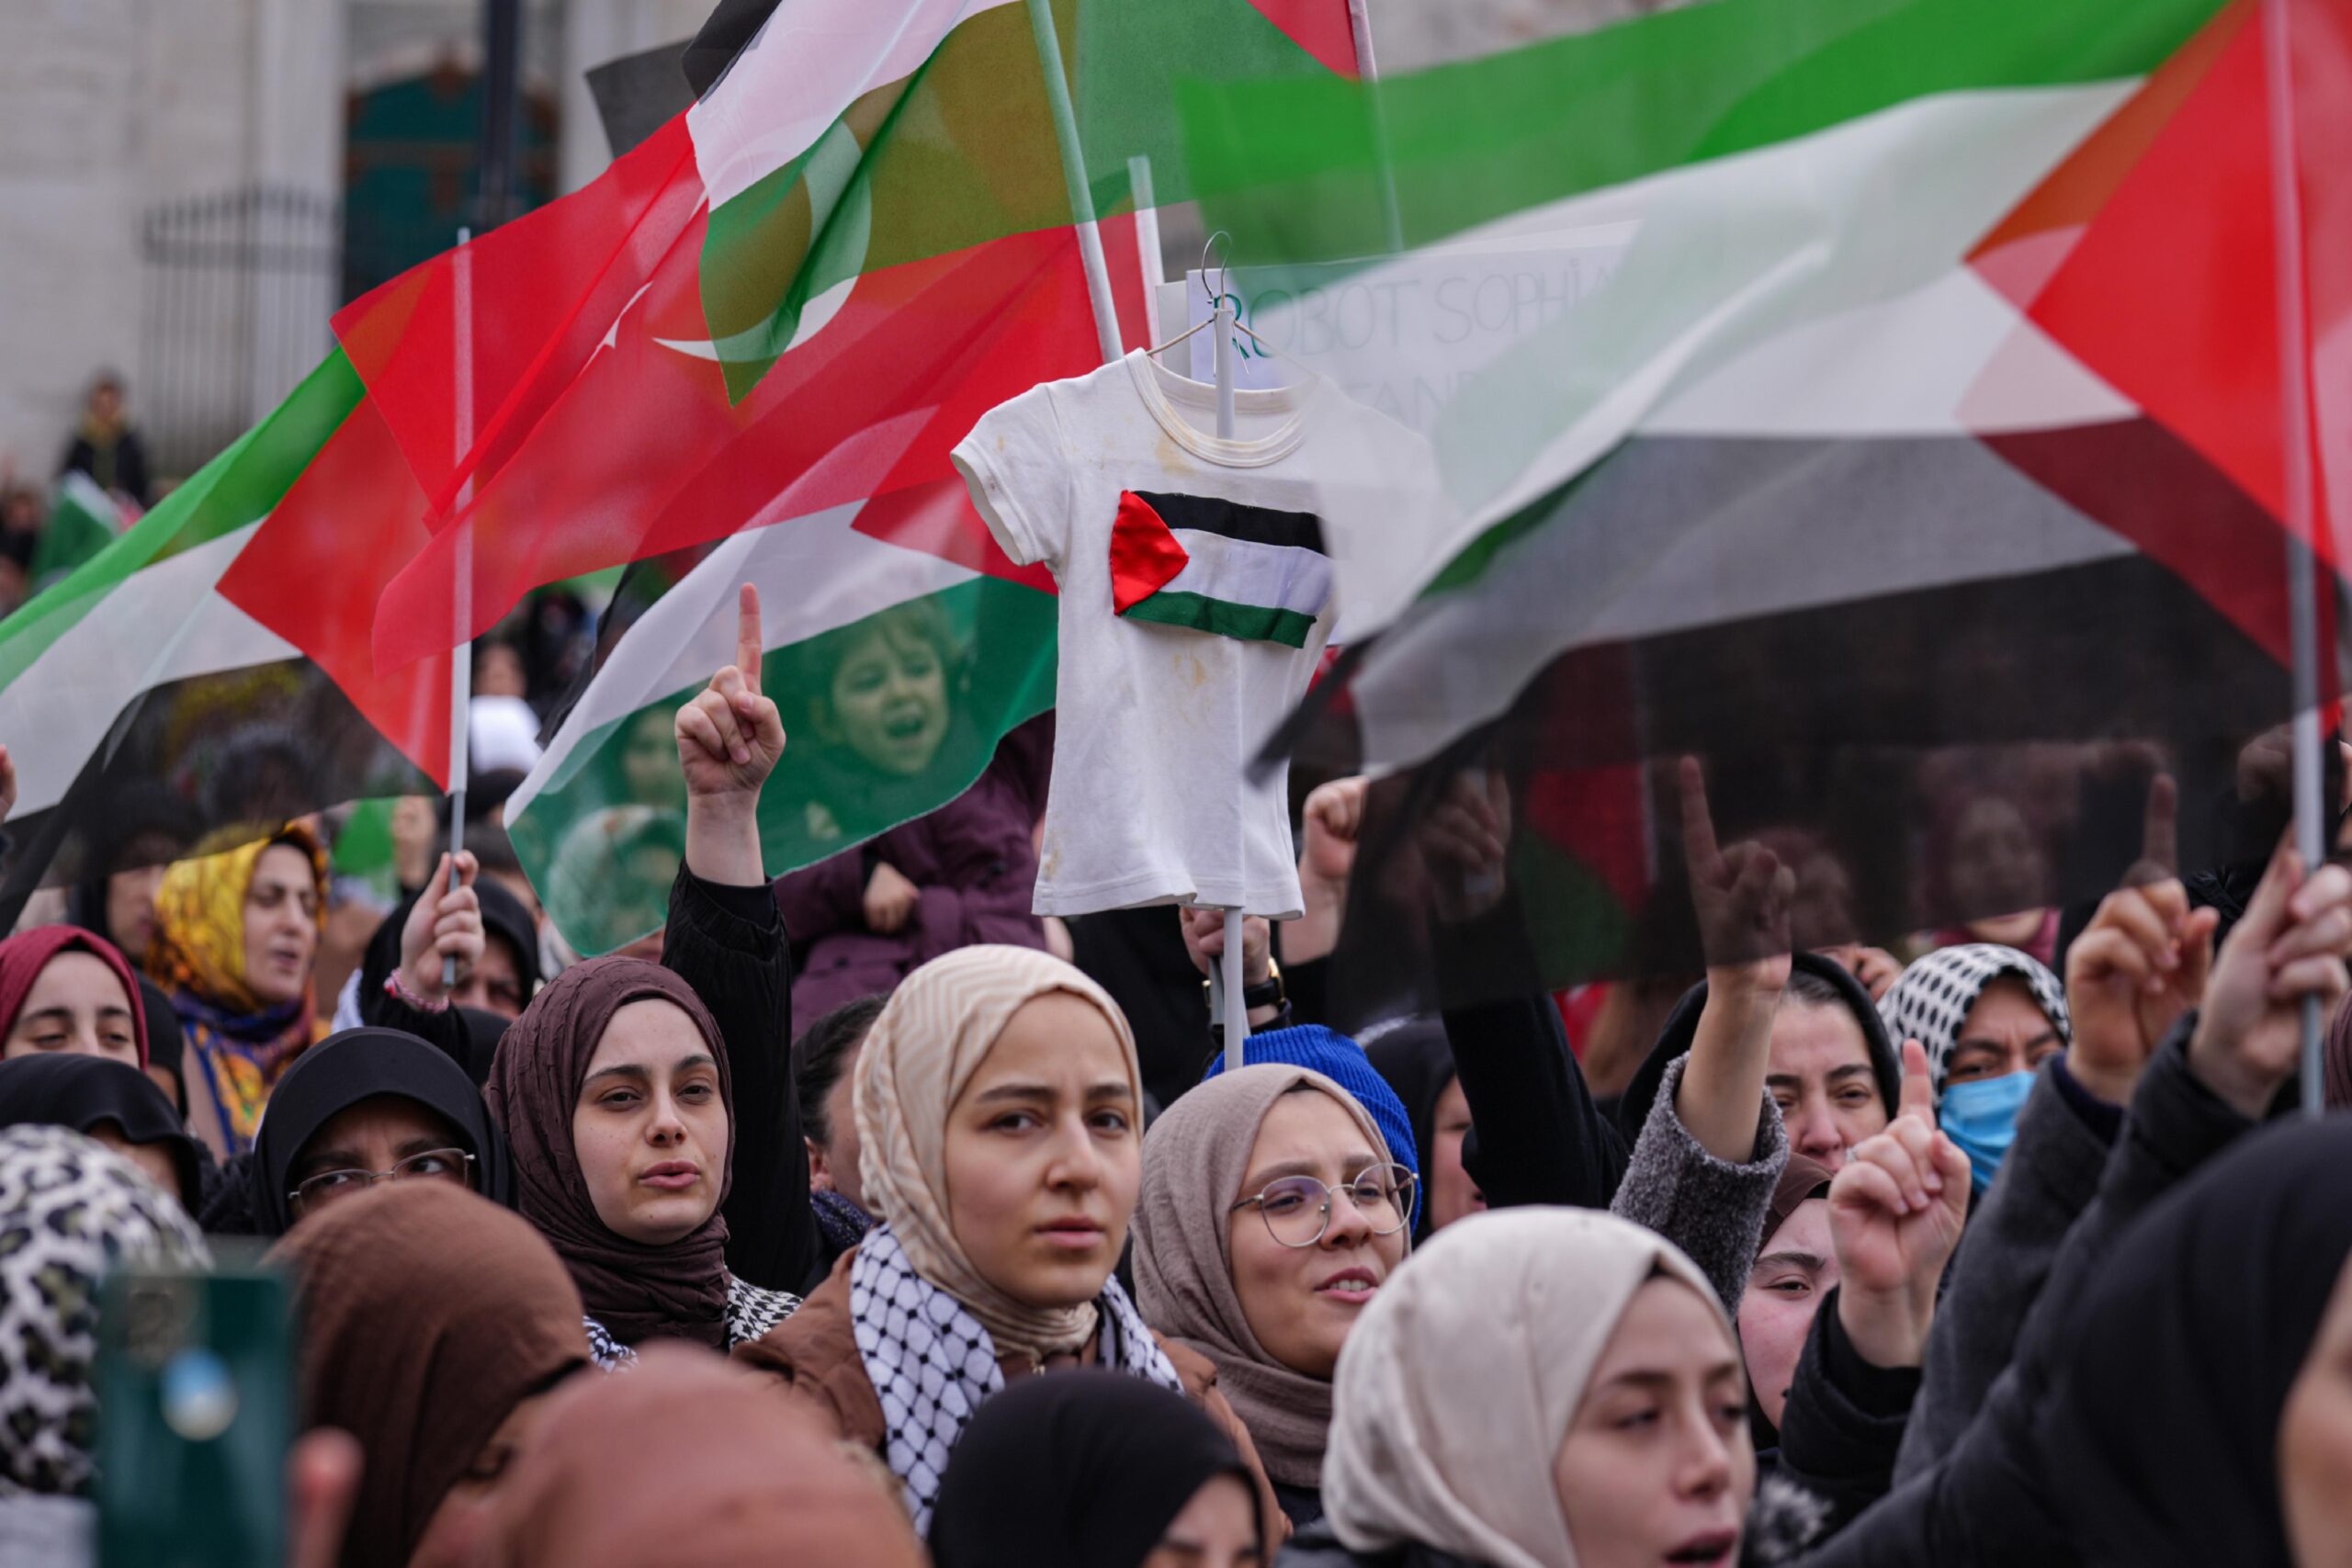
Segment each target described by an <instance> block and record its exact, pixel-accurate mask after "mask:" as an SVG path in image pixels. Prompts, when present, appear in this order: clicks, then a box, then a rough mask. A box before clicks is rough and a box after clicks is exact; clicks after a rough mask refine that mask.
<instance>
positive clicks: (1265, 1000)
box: [1201, 958, 1290, 1022]
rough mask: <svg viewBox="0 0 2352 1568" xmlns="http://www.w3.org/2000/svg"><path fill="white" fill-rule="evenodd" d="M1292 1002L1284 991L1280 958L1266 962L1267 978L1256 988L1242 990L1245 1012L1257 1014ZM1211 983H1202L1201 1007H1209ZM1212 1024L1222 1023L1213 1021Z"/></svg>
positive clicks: (1288, 994) (1242, 1002)
mask: <svg viewBox="0 0 2352 1568" xmlns="http://www.w3.org/2000/svg"><path fill="white" fill-rule="evenodd" d="M1289 1000H1290V993H1289V992H1287V991H1285V990H1283V965H1282V960H1280V959H1278V958H1268V959H1267V960H1266V977H1265V978H1264V979H1263V980H1261V981H1260V982H1259V983H1258V984H1256V985H1254V986H1244V987H1242V988H1241V1006H1242V1008H1243V1010H1245V1011H1249V1012H1256V1011H1257V1010H1259V1009H1260V1008H1278V1007H1281V1006H1282V1005H1283V1004H1284V1003H1285V1002H1287V1001H1289ZM1208 1002H1209V983H1208V982H1207V981H1206V980H1204V981H1202V982H1201V1005H1202V1006H1203V1007H1206V1006H1208ZM1216 1021H1218V1020H1212V1022H1216Z"/></svg>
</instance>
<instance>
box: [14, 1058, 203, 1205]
mask: <svg viewBox="0 0 2352 1568" xmlns="http://www.w3.org/2000/svg"><path fill="white" fill-rule="evenodd" d="M20 1124H37V1125H48V1126H56V1127H70V1128H72V1129H73V1130H74V1132H76V1133H85V1134H89V1135H90V1136H91V1137H94V1138H96V1139H97V1140H98V1142H100V1143H102V1144H104V1145H107V1147H108V1148H111V1149H113V1150H114V1151H115V1152H116V1153H118V1154H119V1155H121V1156H123V1157H124V1158H126V1159H128V1160H130V1162H131V1163H132V1164H133V1165H136V1166H138V1167H139V1168H140V1169H141V1170H142V1171H145V1172H146V1173H147V1175H148V1176H149V1177H150V1178H151V1179H153V1180H154V1182H155V1184H156V1185H157V1186H158V1187H161V1188H162V1189H163V1190H164V1191H166V1192H169V1193H171V1194H172V1195H173V1196H175V1197H176V1198H178V1199H179V1201H180V1207H182V1208H183V1209H186V1210H187V1212H188V1213H190V1214H194V1213H196V1212H197V1211H198V1208H199V1207H201V1206H202V1200H203V1173H204V1170H205V1162H204V1160H203V1159H202V1158H201V1156H199V1154H198V1146H197V1142H196V1140H195V1139H194V1138H191V1137H189V1136H188V1135H187V1128H186V1127H185V1126H183V1125H182V1124H181V1122H180V1119H179V1114H178V1112H176V1111H174V1110H173V1109H172V1103H171V1101H170V1100H165V1099H164V1091H163V1090H162V1089H157V1088H156V1087H155V1085H154V1083H153V1081H152V1080H151V1079H149V1078H148V1077H147V1075H146V1074H144V1073H142V1072H141V1071H140V1070H139V1069H138V1068H137V1067H134V1066H130V1064H129V1063H127V1062H117V1061H112V1060H109V1059H108V1058H107V1057H104V1056H85V1055H80V1054H79V1053H73V1052H55V1053H51V1054H49V1055H40V1056H25V1057H20V1058H18V1059H17V1060H16V1061H12V1062H0V1127H14V1126H17V1125H20Z"/></svg>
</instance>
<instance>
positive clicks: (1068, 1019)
mask: <svg viewBox="0 0 2352 1568" xmlns="http://www.w3.org/2000/svg"><path fill="white" fill-rule="evenodd" d="M855 1099H856V1106H857V1132H858V1147H859V1154H858V1166H859V1173H860V1179H861V1182H862V1185H863V1186H864V1188H865V1196H866V1199H867V1201H868V1202H869V1203H870V1204H871V1205H872V1206H873V1209H874V1211H875V1212H876V1213H878V1214H879V1215H881V1216H883V1221H884V1223H883V1224H879V1225H876V1227H875V1228H874V1229H873V1230H872V1231H871V1232H869V1233H867V1235H866V1236H865V1240H863V1241H862V1242H860V1243H859V1244H858V1245H857V1247H855V1248H854V1250H852V1251H851V1252H849V1253H847V1254H845V1255H844V1256H843V1257H842V1259H841V1261H840V1262H839V1263H837V1264H836V1265H834V1268H833V1272H832V1274H831V1277H830V1278H828V1279H827V1280H825V1282H824V1283H823V1284H822V1285H820V1286H819V1287H818V1288H817V1289H816V1290H815V1291H814V1292H810V1294H809V1304H808V1305H807V1306H806V1307H804V1308H803V1309H802V1310H801V1311H800V1312H799V1313H797V1314H794V1316H793V1317H791V1318H790V1319H788V1320H787V1321H786V1322H785V1324H784V1325H782V1326H781V1327H779V1328H777V1329H775V1331H774V1332H773V1333H771V1334H769V1335H767V1336H766V1337H764V1338H762V1339H760V1340H758V1341H756V1342H754V1343H752V1344H749V1345H745V1346H742V1347H740V1348H738V1349H737V1351H736V1357H737V1359H740V1360H742V1361H745V1362H748V1363H749V1364H751V1365H752V1366H754V1367H757V1368H759V1369H761V1370H762V1371H766V1372H769V1373H771V1374H773V1375H774V1377H775V1379H776V1380H777V1381H778V1382H779V1383H780V1384H781V1385H782V1389H783V1392H784V1393H785V1394H786V1397H787V1398H789V1400H790V1401H791V1402H792V1403H794V1404H797V1405H800V1406H802V1407H804V1408H806V1409H808V1410H809V1411H811V1412H812V1413H814V1414H815V1415H816V1416H819V1417H820V1419H821V1420H822V1421H823V1423H824V1425H825V1427H826V1428H827V1430H828V1432H829V1433H830V1434H831V1435H832V1436H833V1437H835V1438H840V1439H841V1440H842V1441H844V1442H848V1443H852V1444H854V1445H856V1446H858V1447H860V1448H864V1449H868V1450H872V1451H873V1452H875V1453H876V1454H877V1455H879V1456H880V1457H881V1459H882V1461H883V1462H885V1463H886V1464H888V1466H889V1468H890V1472H891V1473H892V1474H894V1475H896V1476H897V1477H898V1479H899V1484H900V1486H901V1487H902V1488H903V1490H904V1493H905V1495H906V1499H907V1503H908V1507H909V1510H910V1513H911V1514H912V1515H913V1517H914V1519H915V1523H916V1527H917V1529H928V1528H929V1525H930V1522H931V1516H932V1509H933V1505H934V1504H935V1502H936V1501H937V1497H938V1488H939V1483H940V1477H941V1474H942V1472H944V1468H945V1463H946V1460H947V1457H948V1456H949V1455H950V1454H951V1453H952V1452H953V1451H954V1450H955V1447H956V1442H957V1440H958V1439H959V1438H960V1437H961V1435H962V1432H963V1429H964V1426H965V1423H966V1422H967V1420H968V1419H969V1417H970V1414H971V1412H972V1411H973V1410H975V1409H977V1408H978V1406H979V1405H980V1404H981V1403H982V1402H983V1401H985V1400H986V1399H987V1398H988V1397H989V1395H991V1394H993V1393H996V1392H997V1391H998V1390H999V1389H1001V1388H1002V1387H1003V1386H1004V1385H1005V1384H1006V1383H1007V1382H1010V1381H1012V1380H1014V1379H1018V1378H1022V1377H1027V1376H1030V1375H1033V1374H1035V1373H1039V1372H1052V1371H1056V1370H1057V1369H1065V1368H1072V1367H1079V1366H1103V1367H1109V1368H1112V1369H1114V1370H1116V1371H1120V1372H1122V1373H1125V1374H1126V1375H1128V1376H1131V1377H1136V1378H1141V1379H1145V1380H1147V1381H1148V1382H1155V1383H1158V1384H1159V1386H1161V1387H1162V1388H1168V1389H1172V1390H1179V1391H1181V1392H1182V1393H1185V1394H1187V1395H1188V1396H1189V1397H1191V1398H1192V1399H1193V1402H1194V1403H1196V1404H1200V1405H1202V1406H1203V1407H1204V1409H1206V1410H1207V1411H1208V1413H1209V1414H1210V1416H1212V1417H1213V1418H1214V1419H1216V1422H1217V1423H1218V1425H1219V1426H1220V1427H1223V1428H1224V1429H1225V1430H1226V1432H1227V1435H1228V1436H1229V1437H1230V1438H1232V1440H1233V1443H1234V1445H1235V1447H1236V1448H1237V1449H1238V1450H1240V1451H1241V1452H1242V1454H1243V1455H1244V1457H1245V1458H1246V1459H1250V1460H1251V1461H1253V1462H1254V1458H1255V1455H1254V1450H1253V1448H1252V1446H1251V1444H1250V1438H1249V1434H1248V1432H1247V1431H1246V1429H1245V1428H1244V1427H1242V1424H1241V1422H1240V1421H1239V1420H1238V1418H1237V1417H1236V1416H1235V1415H1234V1412H1233V1408H1232V1406H1230V1405H1229V1404H1227V1402H1226V1399H1225V1395H1224V1394H1223V1393H1221V1392H1220V1391H1219V1390H1218V1388H1217V1386H1216V1371H1215V1370H1214V1368H1213V1367H1212V1366H1211V1365H1210V1363H1209V1362H1208V1361H1207V1360H1206V1359H1204V1358H1202V1357H1200V1356H1198V1355H1196V1354H1194V1353H1193V1352H1192V1351H1189V1350H1186V1349H1184V1348H1182V1347H1179V1346H1170V1345H1169V1344H1168V1343H1167V1342H1165V1341H1163V1340H1160V1339H1159V1338H1158V1337H1155V1336H1154V1335H1153V1334H1152V1333H1151V1331H1150V1330H1149V1329H1148V1328H1147V1327H1146V1326H1145V1323H1144V1319H1143V1316H1142V1315H1141V1314H1138V1313H1137V1312H1136V1309H1135V1307H1134V1305H1133V1304H1132V1303H1130V1302H1129V1301H1128V1299H1127V1294H1126V1292H1125V1290H1124V1289H1123V1288H1122V1287H1121V1286H1120V1284H1119V1282H1118V1280H1116V1279H1115V1278H1114V1276H1113V1269H1114V1267H1115V1266H1116V1264H1117V1263H1118V1260H1119V1255H1120V1252H1121V1250H1122V1248H1123V1247H1124V1246H1125V1241H1126V1235H1127V1225H1128V1222H1129V1220H1130V1219H1131V1218H1132V1217H1133V1216H1134V1213H1135V1202H1136V1186H1137V1183H1138V1181H1139V1179H1140V1176H1141V1170H1140V1167H1141V1165H1142V1156H1141V1151H1140V1148H1139V1146H1138V1145H1139V1142H1140V1140H1139V1138H1138V1136H1137V1134H1138V1131H1139V1129H1140V1127H1141V1124H1142V1119H1143V1087H1142V1084H1141V1082H1140V1080H1139V1078H1138V1077H1137V1075H1136V1057H1135V1042H1134V1040H1133V1037H1132V1036H1130V1035H1129V1034H1128V1033H1127V1028H1126V1021H1125V1019H1123V1018H1121V1017H1120V1016H1119V1012H1118V1010H1117V1008H1116V1007H1115V1006H1114V1005H1113V1003H1112V1001H1111V998H1109V997H1108V996H1106V995H1104V994H1103V990H1102V989H1101V987H1097V986H1096V985H1095V984H1094V983H1093V982H1092V981H1091V980H1089V979H1088V978H1086V976H1083V975H1081V974H1080V973H1079V972H1078V971H1077V970H1076V969H1074V968H1072V967H1070V966H1069V964H1064V963H1063V962H1061V961H1060V960H1059V959H1057V958H1054V957H1052V956H1050V955H1049V954H1046V953H1040V952H1037V951H1035V949H1032V948H1021V947H997V946H989V947H966V948H959V949H957V950H956V952H954V953H948V954H946V955H945V956H944V957H941V958H935V959H933V960H932V961H931V962H930V963H929V964H924V965H923V966H922V968H920V969H918V970H916V971H915V972H914V973H913V974H912V975H910V976H907V978H906V979H905V980H904V981H903V982H902V983H900V985H899V988H898V989H897V990H895V991H893V992H892V993H891V995H890V1000H889V1002H888V1005H886V1006H885V1007H884V1008H883V1010H882V1014H881V1016H880V1017H879V1018H878V1019H876V1021H875V1023H874V1027H873V1028H872V1030H871V1031H869V1032H868V1033H867V1035H866V1038H865V1048H864V1050H863V1051H862V1052H861V1054H860V1055H859V1057H858V1062H857V1079H856V1089H855ZM1270 1506H1271V1503H1270Z"/></svg>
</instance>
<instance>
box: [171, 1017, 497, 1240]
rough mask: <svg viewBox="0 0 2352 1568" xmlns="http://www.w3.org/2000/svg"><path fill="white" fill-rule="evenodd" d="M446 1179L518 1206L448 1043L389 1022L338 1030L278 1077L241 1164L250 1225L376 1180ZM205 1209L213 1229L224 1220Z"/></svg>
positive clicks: (277, 1228)
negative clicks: (446, 1049) (444, 1048)
mask: <svg viewBox="0 0 2352 1568" xmlns="http://www.w3.org/2000/svg"><path fill="white" fill-rule="evenodd" d="M385 1181H390V1182H416V1183H429V1182H439V1183H442V1184H445V1185H448V1186H453V1187H462V1188H466V1189H468V1190H471V1191H474V1192H478V1193H480V1194H481V1195H482V1196H483V1197H485V1198H488V1199H489V1200H490V1201H492V1202H494V1203H497V1204H499V1205H501V1206H503V1207H505V1208H510V1209H511V1208H513V1207H514V1206H515V1176H514V1168H513V1165H512V1162H511V1160H510V1158H509V1156H508V1154H507V1149H506V1140H505V1139H504V1138H503V1137H502V1136H500V1134H499V1132H498V1129H497V1127H496V1126H494V1125H493V1124H492V1122H491V1120H490V1111H489V1110H488V1108H487V1107H485V1106H484V1105H483V1103H482V1098H481V1092H480V1091H479V1090H477V1089H475V1088H474V1086H473V1082H472V1080H471V1079H470V1078H469V1077H467V1076H466V1074H465V1072H464V1071H463V1069H461V1068H460V1067H458V1065H457V1064H456V1063H454V1062H452V1061H450V1060H449V1058H448V1057H447V1055H444V1054H443V1053H442V1052H441V1051H439V1050H438V1049H436V1048H435V1047H434V1046H433V1045H431V1044H428V1043H426V1042H424V1041H423V1040H420V1039H418V1038H417V1037H416V1036H415V1035H413V1034H404V1033H402V1032H400V1031H398V1030H392V1029H354V1030H347V1031H345V1032H342V1033H338V1034H331V1035H329V1036H328V1037H327V1038H326V1039H324V1040H322V1041H321V1042H320V1043H318V1044H316V1045H314V1046H312V1047H311V1049H310V1050H308V1051H305V1052H304V1053H302V1055H301V1056H300V1057H299V1058H298V1059H297V1060H296V1061H295V1063H294V1065H293V1066H290V1067H288V1069H287V1070H286V1076H285V1077H282V1078H280V1079H279V1080H278V1084H277V1092H276V1093H275V1094H273V1095H272V1096H271V1097H270V1114H268V1115H267V1116H265V1117H264V1118H262V1126H261V1132H260V1133H259V1134H258V1135H256V1136H255V1138H254V1148H253V1153H252V1155H251V1156H249V1157H248V1163H247V1167H246V1171H245V1190H244V1194H243V1195H244V1198H245V1203H246V1213H245V1215H244V1218H245V1219H246V1220H248V1221H249V1222H250V1223H249V1224H246V1225H241V1226H239V1228H241V1229H250V1230H251V1232H252V1233H253V1234H254V1235H266V1236H275V1235H286V1234H287V1233H288V1231H289V1230H291V1229H293V1228H294V1226H295V1224H296V1223H297V1222H299V1221H302V1220H306V1219H308V1218H310V1217H311V1216H312V1215H314V1214H317V1213H322V1212H324V1211H325V1210H327V1209H329V1208H331V1207H333V1206H334V1205H336V1204H338V1203H340V1202H341V1201H343V1200H345V1199H347V1198H350V1197H353V1196H355V1195H356V1194H357V1193H361V1192H365V1191H367V1190H368V1189H369V1188H371V1187H373V1186H375V1185H377V1184H378V1183H379V1182H385ZM223 1218H224V1216H222V1215H217V1214H215V1215H208V1216H207V1220H208V1228H209V1229H213V1230H222V1229H226V1228H228V1227H227V1226H226V1225H225V1224H222V1223H221V1221H222V1219H223Z"/></svg>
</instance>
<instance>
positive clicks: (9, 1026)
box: [0, 926, 147, 1070]
mask: <svg viewBox="0 0 2352 1568" xmlns="http://www.w3.org/2000/svg"><path fill="white" fill-rule="evenodd" d="M59 1051H66V1052H74V1053H78V1054H80V1055H86V1056H104V1057H107V1058H108V1059H109V1060H112V1061H117V1062H120V1063H122V1064H123V1065H125V1066H130V1067H135V1068H140V1069H142V1070H143V1069H144V1068H145V1067H146V1066H147V1011H146V1008H145V1007H144V1005H143V1004H142V1002H141V997H140V992H139V978H138V976H136V975H134V974H133V973H132V972H131V968H130V963H129V961H128V960H126V959H125V958H124V957H123V955H122V954H121V953H119V952H118V951H117V950H116V948H115V945H114V944H113V943H112V942H108V941H107V940H106V938H104V937H101V936H93V935H91V934H90V933H89V932H88V931H84V930H82V929H81V928H80V927H78V926H40V927H37V928H36V929H34V930H32V931H27V932H25V933H24V934H23V935H21V936H12V937H10V938H8V939H7V940H6V941H5V942H0V1059H6V1060H11V1061H13V1060H17V1059H18V1058H21V1057H27V1056H38V1055H44V1054H46V1053H50V1052H59Z"/></svg>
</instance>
